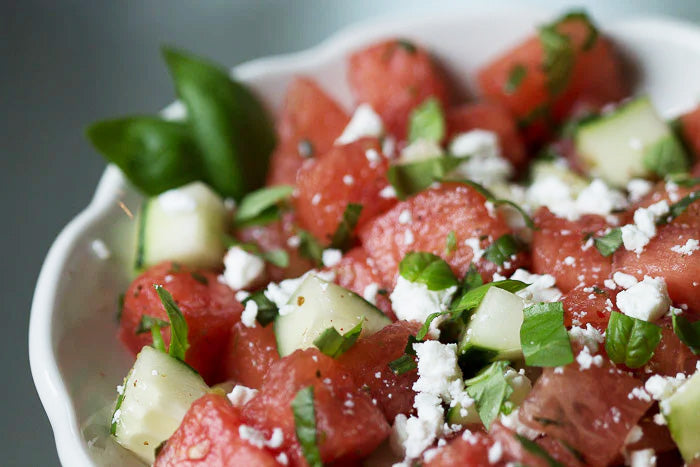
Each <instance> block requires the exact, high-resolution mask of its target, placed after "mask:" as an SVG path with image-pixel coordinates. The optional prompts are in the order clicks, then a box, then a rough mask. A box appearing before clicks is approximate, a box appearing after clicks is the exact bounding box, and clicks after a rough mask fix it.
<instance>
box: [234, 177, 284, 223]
mask: <svg viewBox="0 0 700 467" xmlns="http://www.w3.org/2000/svg"><path fill="white" fill-rule="evenodd" d="M293 191H294V187H293V186H290V185H278V186H273V187H268V188H261V189H259V190H256V191H253V192H251V193H248V194H247V195H246V196H245V197H244V198H243V199H242V200H241V203H240V204H239V205H238V209H237V210H236V216H235V222H236V224H245V225H256V222H255V221H256V220H267V218H268V217H269V212H270V210H271V209H272V210H275V212H277V210H276V208H277V205H278V204H279V203H280V202H282V201H284V200H285V199H287V198H289V197H290V196H291V195H292V192H293ZM266 213H268V214H267V216H265V214H266ZM261 215H262V217H261Z"/></svg>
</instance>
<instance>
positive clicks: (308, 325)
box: [275, 274, 391, 357]
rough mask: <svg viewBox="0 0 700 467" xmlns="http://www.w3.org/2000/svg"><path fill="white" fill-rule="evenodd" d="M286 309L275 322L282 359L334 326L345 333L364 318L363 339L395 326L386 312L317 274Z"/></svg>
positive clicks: (291, 299) (309, 277) (298, 291)
mask: <svg viewBox="0 0 700 467" xmlns="http://www.w3.org/2000/svg"><path fill="white" fill-rule="evenodd" d="M285 308H288V310H287V311H288V312H286V313H285V314H284V315H282V314H280V316H278V317H277V319H275V336H276V337H277V349H278V351H279V354H280V355H281V356H282V357H284V356H286V355H289V354H291V353H292V352H294V351H295V350H297V349H306V348H309V347H311V346H313V343H314V340H315V339H316V338H317V337H318V336H319V335H320V334H321V333H322V332H323V331H325V330H326V329H328V328H329V327H331V326H333V327H334V328H335V329H336V331H338V332H339V333H340V334H344V333H346V332H348V331H349V330H350V329H352V328H353V327H355V326H356V325H357V324H358V323H359V322H360V320H362V319H364V322H363V324H362V336H368V335H370V334H374V333H375V332H377V331H379V330H380V329H382V328H383V327H384V326H386V325H388V324H391V320H390V319H389V318H387V317H386V316H385V315H384V313H382V312H381V311H380V310H379V309H377V308H376V307H375V306H374V305H372V304H371V303H369V302H368V301H366V300H365V299H363V298H362V297H360V296H359V295H357V294H354V293H353V292H350V291H349V290H347V289H344V288H343V287H340V286H339V285H336V284H333V283H331V282H326V281H324V280H322V279H319V278H318V277H317V276H315V275H313V274H310V275H308V276H307V278H306V279H304V282H302V283H301V285H300V286H299V288H298V289H297V290H296V292H294V294H293V295H292V297H291V298H290V299H289V302H288V305H287V306H286V307H285Z"/></svg>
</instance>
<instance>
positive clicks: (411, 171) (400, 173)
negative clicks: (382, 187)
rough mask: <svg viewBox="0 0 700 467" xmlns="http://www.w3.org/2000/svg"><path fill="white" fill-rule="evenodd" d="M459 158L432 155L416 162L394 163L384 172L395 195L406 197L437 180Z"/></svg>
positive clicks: (400, 197)
mask: <svg viewBox="0 0 700 467" xmlns="http://www.w3.org/2000/svg"><path fill="white" fill-rule="evenodd" d="M461 162H463V161H462V160H461V159H458V158H456V157H449V156H439V157H432V158H430V159H425V160H422V161H418V162H411V163H407V164H394V165H392V166H391V167H389V170H388V171H387V173H386V176H387V178H388V179H389V183H391V186H393V187H394V190H395V191H396V197H397V198H399V199H406V198H407V197H408V196H411V195H414V194H416V193H419V192H421V191H423V190H425V189H426V188H428V187H430V185H432V184H433V183H435V182H436V181H439V180H441V179H443V178H445V176H447V174H448V173H449V172H450V171H451V170H452V169H454V168H455V167H457V166H458V165H459V164H460V163H461Z"/></svg>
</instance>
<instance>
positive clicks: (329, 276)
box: [264, 270, 335, 316]
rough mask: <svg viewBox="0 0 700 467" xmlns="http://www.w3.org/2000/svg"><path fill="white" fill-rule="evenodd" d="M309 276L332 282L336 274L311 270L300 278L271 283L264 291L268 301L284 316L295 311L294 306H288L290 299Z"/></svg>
mask: <svg viewBox="0 0 700 467" xmlns="http://www.w3.org/2000/svg"><path fill="white" fill-rule="evenodd" d="M309 274H314V275H316V276H317V277H318V278H319V279H322V280H324V281H329V282H332V281H333V279H335V273H334V272H333V271H315V270H311V271H308V272H306V273H305V274H304V275H302V276H300V277H296V278H294V279H285V280H283V281H282V282H279V283H276V282H270V283H269V284H268V285H267V288H266V289H265V291H264V294H265V297H267V299H268V300H270V301H271V302H273V303H274V304H275V305H276V306H277V308H279V314H280V315H282V316H284V315H287V314H289V313H291V312H292V311H294V306H293V305H288V304H287V302H289V299H290V298H292V295H294V292H296V290H297V289H298V288H299V286H300V285H301V283H302V282H304V279H306V277H307V276H308V275H309Z"/></svg>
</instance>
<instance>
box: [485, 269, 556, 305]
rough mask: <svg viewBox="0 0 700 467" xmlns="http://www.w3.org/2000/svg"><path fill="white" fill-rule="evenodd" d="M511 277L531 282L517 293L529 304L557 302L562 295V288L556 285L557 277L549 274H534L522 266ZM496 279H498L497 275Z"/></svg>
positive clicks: (527, 282)
mask: <svg viewBox="0 0 700 467" xmlns="http://www.w3.org/2000/svg"><path fill="white" fill-rule="evenodd" d="M510 278H511V279H513V280H517V281H521V282H525V283H526V284H530V285H528V286H527V287H525V288H524V289H522V290H519V291H518V292H516V293H515V295H517V296H518V297H520V298H522V299H523V300H525V302H527V304H530V305H531V304H533V303H539V302H556V301H557V300H559V299H560V298H561V296H562V293H561V290H559V289H558V288H556V287H555V283H556V279H554V276H551V275H549V274H533V273H531V272H529V271H527V270H525V269H522V268H521V269H518V270H516V271H515V272H514V273H513V275H512V276H510ZM494 280H496V278H495V277H494Z"/></svg>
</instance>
